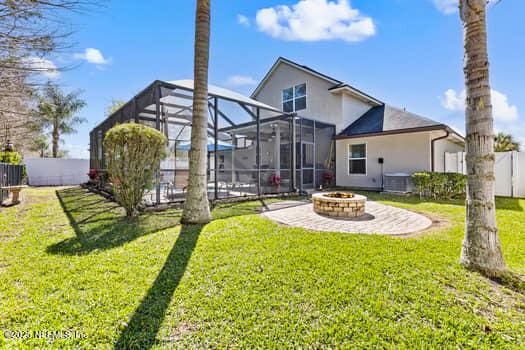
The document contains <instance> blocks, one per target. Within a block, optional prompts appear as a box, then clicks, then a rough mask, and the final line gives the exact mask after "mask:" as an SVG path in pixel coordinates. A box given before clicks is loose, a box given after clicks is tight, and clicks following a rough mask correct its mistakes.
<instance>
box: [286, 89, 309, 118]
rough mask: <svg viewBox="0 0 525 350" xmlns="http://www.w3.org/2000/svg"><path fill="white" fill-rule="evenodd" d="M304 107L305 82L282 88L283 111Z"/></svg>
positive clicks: (298, 109)
mask: <svg viewBox="0 0 525 350" xmlns="http://www.w3.org/2000/svg"><path fill="white" fill-rule="evenodd" d="M303 109H306V84H301V85H296V86H293V87H291V88H288V89H284V90H283V111H284V112H287V113H290V112H296V111H300V110H303Z"/></svg>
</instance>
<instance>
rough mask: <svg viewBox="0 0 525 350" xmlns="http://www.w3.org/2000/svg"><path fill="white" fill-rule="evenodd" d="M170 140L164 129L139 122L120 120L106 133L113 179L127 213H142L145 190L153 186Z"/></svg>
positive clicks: (109, 164)
mask: <svg viewBox="0 0 525 350" xmlns="http://www.w3.org/2000/svg"><path fill="white" fill-rule="evenodd" d="M167 142H168V140H167V139H166V136H164V134H162V133H161V132H159V131H157V130H155V129H153V128H150V127H148V126H145V125H141V124H136V123H126V124H119V125H116V126H114V127H112V128H111V129H109V131H108V132H107V133H106V137H105V138H104V148H105V150H106V161H107V168H108V172H109V179H110V181H111V182H112V184H113V194H114V195H115V199H116V200H117V202H118V203H119V204H120V205H121V206H123V207H124V209H125V210H126V216H128V217H132V216H136V215H137V214H138V208H139V204H140V203H141V201H142V199H143V197H144V193H145V191H146V189H149V188H152V186H153V180H154V178H155V173H156V172H157V170H158V169H159V166H160V162H161V160H162V159H164V158H165V157H166V144H167ZM101 181H103V180H101Z"/></svg>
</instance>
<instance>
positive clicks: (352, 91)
mask: <svg viewBox="0 0 525 350" xmlns="http://www.w3.org/2000/svg"><path fill="white" fill-rule="evenodd" d="M328 91H330V92H331V93H333V94H347V95H349V96H352V97H355V98H358V99H359V100H361V101H364V102H367V103H369V104H371V105H372V106H381V105H383V104H384V102H382V101H380V100H378V99H376V98H374V97H372V96H370V95H368V94H365V93H364V92H362V91H360V90H358V89H356V88H353V87H351V86H350V85H346V84H345V85H342V86H334V87H332V88H330V89H328Z"/></svg>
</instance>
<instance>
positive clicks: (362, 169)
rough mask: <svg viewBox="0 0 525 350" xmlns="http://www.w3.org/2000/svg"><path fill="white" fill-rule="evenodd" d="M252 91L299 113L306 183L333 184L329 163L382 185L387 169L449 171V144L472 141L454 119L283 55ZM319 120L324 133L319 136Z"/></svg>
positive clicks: (341, 173) (342, 176)
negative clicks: (411, 108)
mask: <svg viewBox="0 0 525 350" xmlns="http://www.w3.org/2000/svg"><path fill="white" fill-rule="evenodd" d="M251 97H252V98H253V99H255V100H258V101H261V102H263V103H265V104H268V105H271V106H274V107H276V108H279V109H282V111H283V112H286V113H295V114H296V115H297V118H296V121H297V122H296V123H295V125H294V126H295V145H296V147H295V150H296V151H295V153H296V154H295V157H294V158H295V165H296V166H295V169H296V186H297V187H298V188H301V189H303V190H307V189H312V188H319V187H321V186H323V184H326V179H327V178H328V177H329V176H330V175H329V171H334V172H335V185H337V186H340V187H349V188H361V189H373V190H379V189H382V188H383V187H384V178H385V176H387V177H388V176H389V175H392V176H396V175H397V176H407V175H410V174H412V173H414V172H417V171H439V172H442V171H444V170H445V167H444V162H445V152H458V151H462V150H463V149H464V139H463V137H462V136H461V135H459V134H458V133H456V132H455V131H454V130H452V128H450V127H449V126H447V125H445V124H443V123H439V122H437V121H434V120H431V119H428V118H425V117H422V116H419V115H416V114H413V113H410V112H407V111H406V110H403V109H398V108H395V107H392V106H390V105H388V104H386V103H384V102H383V101H381V100H379V99H377V98H375V97H373V96H371V95H369V94H366V93H364V92H363V91H361V90H359V89H356V88H355V87H353V86H351V85H349V84H346V83H344V82H342V81H340V80H337V79H335V78H333V77H330V76H327V75H325V74H323V73H320V72H318V71H315V70H313V69H311V68H309V67H306V66H303V65H300V64H298V63H296V62H293V61H290V60H288V59H285V58H282V57H280V58H279V59H278V60H277V61H276V62H275V63H274V65H273V66H272V68H271V69H270V71H269V72H268V73H267V74H266V76H265V77H264V78H263V80H262V81H261V82H260V83H259V85H258V86H257V88H256V89H255V91H254V92H253V94H252V96H251ZM318 125H319V126H321V127H324V129H321V130H325V133H324V134H322V137H316V136H321V135H320V134H319V133H318V132H317V130H318V129H319V128H318V127H317V126H318ZM326 126H333V127H332V128H327V127H326ZM327 131H329V132H331V133H333V134H332V135H329V136H330V138H331V139H332V140H334V142H333V143H331V144H326V140H327V136H328V135H326V132H327ZM320 142H322V143H323V144H324V145H320V144H319V143H320ZM318 169H322V172H321V173H320V172H319V170H318ZM327 169H328V170H327Z"/></svg>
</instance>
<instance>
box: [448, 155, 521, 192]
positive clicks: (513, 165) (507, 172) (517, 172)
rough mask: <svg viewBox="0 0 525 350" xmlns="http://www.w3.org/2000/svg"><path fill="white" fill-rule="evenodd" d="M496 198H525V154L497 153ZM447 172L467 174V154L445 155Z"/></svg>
mask: <svg viewBox="0 0 525 350" xmlns="http://www.w3.org/2000/svg"><path fill="white" fill-rule="evenodd" d="M495 168H496V169H495V170H496V196H502V197H515V198H525V152H515V151H514V152H496V165H495ZM445 172H452V173H462V174H466V173H467V167H466V161H465V152H458V153H445Z"/></svg>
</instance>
